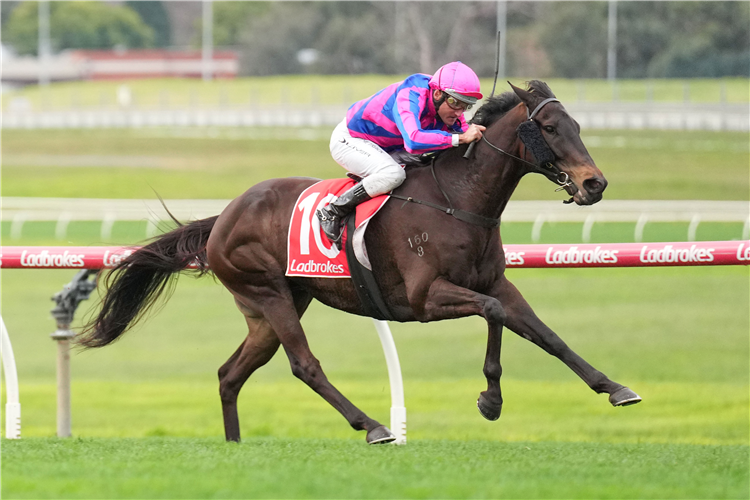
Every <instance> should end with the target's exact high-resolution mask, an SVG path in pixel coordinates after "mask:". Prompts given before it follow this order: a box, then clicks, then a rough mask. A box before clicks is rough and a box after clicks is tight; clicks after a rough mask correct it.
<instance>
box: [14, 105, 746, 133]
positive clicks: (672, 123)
mask: <svg viewBox="0 0 750 500" xmlns="http://www.w3.org/2000/svg"><path fill="white" fill-rule="evenodd" d="M566 108H567V109H568V111H569V112H570V114H571V115H573V116H574V117H575V118H576V120H578V122H579V123H580V124H581V127H582V128H583V129H584V130H594V129H672V130H729V131H741V132H747V131H750V110H749V109H748V105H747V104H729V103H724V104H692V103H622V102H603V103H591V102H574V103H570V104H566ZM345 115H346V106H343V105H342V106H321V105H318V106H304V107H299V108H289V107H284V106H280V107H268V108H257V107H253V108H243V107H235V108H223V109H221V108H217V109H164V110H138V109H134V110H108V109H100V110H97V109H89V110H86V109H71V110H65V111H32V110H13V109H9V110H4V111H3V117H2V128H5V129H40V128H41V129H47V128H141V127H205V126H211V127H268V126H276V127H322V126H328V127H333V126H335V125H336V124H338V123H339V122H340V121H341V119H342V118H343V117H344V116H345Z"/></svg>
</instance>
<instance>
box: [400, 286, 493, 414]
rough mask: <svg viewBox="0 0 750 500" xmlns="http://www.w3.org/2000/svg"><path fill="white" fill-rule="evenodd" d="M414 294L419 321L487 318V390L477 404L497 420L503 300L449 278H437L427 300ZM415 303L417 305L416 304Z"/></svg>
mask: <svg viewBox="0 0 750 500" xmlns="http://www.w3.org/2000/svg"><path fill="white" fill-rule="evenodd" d="M419 295H420V294H418V293H413V294H412V296H411V298H412V299H414V302H412V307H413V310H414V311H415V314H416V317H417V319H418V320H419V321H436V320H442V319H454V318H463V317H466V316H482V317H483V318H484V319H485V320H486V321H487V327H488V333H487V352H486V354H485V358H484V367H483V370H482V371H483V373H484V376H485V378H486V379H487V390H486V391H483V392H482V393H481V394H480V395H479V399H478V400H477V407H478V408H479V412H480V413H481V414H482V416H483V417H484V418H486V419H487V420H497V419H498V418H500V412H501V411H502V407H503V397H502V391H501V389H500V377H501V375H502V373H503V369H502V365H501V364H500V348H501V345H502V338H503V325H504V324H505V310H504V307H503V305H502V304H501V301H499V300H498V299H496V298H494V297H490V296H488V295H483V294H481V293H477V292H474V291H472V290H469V289H467V288H463V287H460V286H458V285H455V284H453V283H451V282H449V281H447V280H444V279H438V280H435V281H434V282H433V283H432V284H431V285H430V288H429V289H428V291H427V293H426V295H425V296H424V299H421V298H420V297H419ZM414 306H416V307H414Z"/></svg>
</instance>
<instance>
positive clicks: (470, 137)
mask: <svg viewBox="0 0 750 500" xmlns="http://www.w3.org/2000/svg"><path fill="white" fill-rule="evenodd" d="M486 128H487V127H484V126H482V125H477V124H476V123H472V124H471V125H469V128H468V129H466V132H464V133H463V134H461V135H459V136H458V143H459V144H466V143H469V142H474V141H478V140H479V139H481V138H482V132H484V130H485V129H486Z"/></svg>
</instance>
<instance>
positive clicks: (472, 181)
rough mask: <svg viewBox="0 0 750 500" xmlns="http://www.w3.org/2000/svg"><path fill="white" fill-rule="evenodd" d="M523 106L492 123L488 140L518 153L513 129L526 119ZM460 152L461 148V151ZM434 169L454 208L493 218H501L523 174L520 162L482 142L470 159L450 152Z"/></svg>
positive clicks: (518, 147)
mask: <svg viewBox="0 0 750 500" xmlns="http://www.w3.org/2000/svg"><path fill="white" fill-rule="evenodd" d="M525 109H526V108H525V107H522V106H520V107H516V108H513V109H512V110H511V111H509V112H508V113H506V114H505V115H504V116H503V117H502V118H501V119H499V120H498V121H497V122H495V123H493V124H492V125H491V126H490V127H489V128H488V129H487V130H486V131H485V135H486V137H487V140H488V141H490V142H491V143H492V144H494V145H495V146H497V147H499V148H501V149H503V150H504V151H507V152H508V153H510V154H512V155H515V156H519V154H520V146H521V142H520V140H519V139H518V136H517V135H516V128H517V127H518V125H519V124H520V123H521V122H522V121H523V120H524V119H525ZM463 152H464V150H463V149H461V150H460V153H463ZM440 160H442V161H440ZM435 169H436V174H437V177H438V180H439V182H440V184H441V186H442V187H443V189H444V190H445V191H446V193H447V194H448V196H449V197H450V199H451V201H452V202H453V206H454V207H456V208H461V209H463V210H468V211H471V212H474V213H477V214H480V215H484V216H486V217H494V218H497V217H500V214H501V213H502V212H503V210H504V209H505V207H506V205H507V204H508V201H509V200H510V197H511V195H512V194H513V191H515V189H516V186H518V182H519V181H520V180H521V177H523V175H524V173H525V171H524V169H523V167H522V165H521V164H520V163H519V162H517V161H515V160H513V159H512V158H510V157H509V156H506V155H504V154H502V153H500V152H498V151H495V150H494V149H492V148H491V147H490V146H489V145H487V144H483V141H480V142H479V143H478V144H477V145H476V146H475V148H474V153H472V157H471V158H470V159H468V160H467V159H464V158H463V157H462V156H461V154H459V151H452V152H451V153H449V154H446V155H444V156H443V157H441V158H439V159H438V161H437V162H436V164H435Z"/></svg>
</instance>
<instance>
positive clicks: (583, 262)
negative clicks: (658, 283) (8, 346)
mask: <svg viewBox="0 0 750 500" xmlns="http://www.w3.org/2000/svg"><path fill="white" fill-rule="evenodd" d="M503 248H504V250H505V264H506V266H507V267H509V268H565V267H664V266H747V265H750V240H738V241H691V242H669V243H601V244H595V243H584V244H559V245H558V244H549V245H546V244H544V245H540V244H535V245H505V246H504V247H503ZM135 250H137V247H22V246H6V247H0V268H2V269H105V268H111V267H114V266H115V265H117V263H119V262H120V261H121V260H122V259H123V258H125V257H126V256H128V255H130V254H131V253H133V252H134V251H135Z"/></svg>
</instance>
